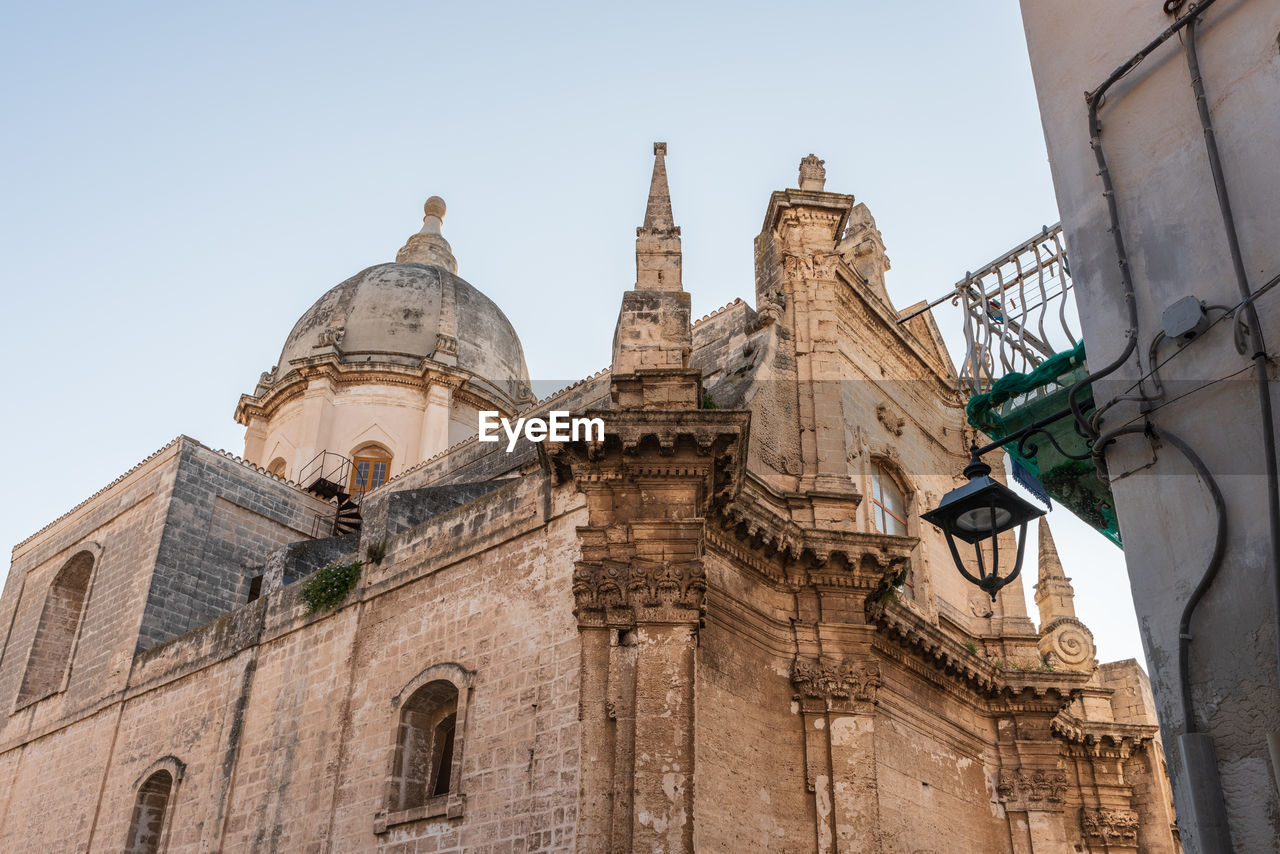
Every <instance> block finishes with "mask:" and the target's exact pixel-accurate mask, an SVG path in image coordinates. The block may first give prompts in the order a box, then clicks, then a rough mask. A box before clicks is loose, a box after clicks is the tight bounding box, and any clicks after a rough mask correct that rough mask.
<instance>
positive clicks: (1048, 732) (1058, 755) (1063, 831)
mask: <svg viewBox="0 0 1280 854" xmlns="http://www.w3.org/2000/svg"><path fill="white" fill-rule="evenodd" d="M1076 678H1077V679H1079V678H1081V677H1076ZM1038 679H1039V677H1037V680H1038ZM1005 691H1006V692H1007V693H1005V694H1004V696H1003V697H1002V698H1001V699H1000V700H998V701H997V703H996V705H995V708H994V709H993V711H995V712H996V727H997V738H998V740H999V748H998V749H999V751H1000V761H1001V770H1000V777H999V783H998V785H997V787H996V795H997V797H998V798H999V800H1000V803H1001V804H1002V805H1003V806H1004V810H1005V816H1006V818H1007V820H1008V822H1009V837H1010V841H1011V843H1012V849H1013V852H1014V854H1056V852H1060V851H1069V850H1071V848H1070V844H1069V842H1068V839H1069V838H1072V837H1074V835H1075V834H1069V833H1068V832H1067V828H1066V824H1065V815H1064V813H1065V811H1066V795H1067V773H1066V771H1065V770H1063V767H1062V748H1061V744H1060V742H1059V741H1058V740H1057V738H1056V737H1055V735H1054V733H1053V719H1054V717H1055V716H1056V715H1057V714H1058V713H1059V712H1060V711H1062V709H1063V707H1064V706H1065V705H1066V704H1067V702H1069V699H1070V694H1067V695H1064V694H1063V693H1062V692H1061V691H1060V690H1058V689H1053V688H1048V689H1046V688H1044V686H1043V685H1041V686H1036V685H1034V684H1032V685H1027V686H1020V685H1016V684H1007V685H1006V688H1005Z"/></svg>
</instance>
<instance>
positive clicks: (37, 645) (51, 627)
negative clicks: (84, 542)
mask: <svg viewBox="0 0 1280 854" xmlns="http://www.w3.org/2000/svg"><path fill="white" fill-rule="evenodd" d="M92 574H93V555H92V554H90V553H89V552H80V553H79V554H77V555H75V556H74V557H73V558H71V560H69V561H67V562H66V564H64V565H63V567H62V569H60V570H58V574H57V575H55V576H54V578H53V583H52V584H50V585H49V591H48V593H46V594H45V599H44V607H43V608H42V609H41V611H40V623H39V625H38V626H37V627H36V636H35V639H34V640H33V641H32V642H31V654H30V656H29V657H28V658H27V669H26V672H25V673H24V674H23V677H22V689H21V691H20V692H19V695H18V702H19V703H20V704H21V703H26V702H30V701H33V700H39V699H41V698H43V697H47V696H49V695H50V694H54V693H57V692H58V691H60V690H62V686H63V683H64V681H65V680H66V677H67V672H68V670H69V668H70V667H71V654H72V651H73V649H74V648H75V642H76V635H77V634H78V633H79V631H80V621H81V619H82V618H83V617H84V606H85V600H86V598H87V597H88V593H89V578H90V576H91V575H92Z"/></svg>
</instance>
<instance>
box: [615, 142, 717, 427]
mask: <svg viewBox="0 0 1280 854" xmlns="http://www.w3.org/2000/svg"><path fill="white" fill-rule="evenodd" d="M653 155H654V157H653V179H652V180H651V181H650V183H649V201H648V204H647V205H646V207H645V212H644V225H642V226H640V227H639V228H637V229H636V285H635V289H634V290H630V291H627V292H626V293H625V294H623V296H622V310H621V311H620V312H619V313H618V326H617V328H616V329H615V330H614V333H613V367H612V374H613V383H612V393H613V400H614V403H615V404H617V405H618V406H620V407H630V408H640V409H697V408H698V405H699V402H700V400H701V394H702V385H701V375H700V374H699V373H698V372H697V371H690V370H689V353H690V351H691V350H692V349H693V327H692V326H691V325H690V305H689V295H688V294H687V293H685V291H684V288H683V287H682V285H681V282H680V229H679V228H678V227H677V226H676V224H675V222H674V220H673V219H672V216H671V192H670V190H669V189H668V188H667V165H666V155H667V144H666V143H665V142H655V143H654V144H653Z"/></svg>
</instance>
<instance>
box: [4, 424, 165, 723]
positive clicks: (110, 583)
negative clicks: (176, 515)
mask: <svg viewBox="0 0 1280 854" xmlns="http://www.w3.org/2000/svg"><path fill="white" fill-rule="evenodd" d="M182 443H183V440H181V439H179V440H175V441H174V442H172V443H170V444H169V445H167V446H166V447H165V448H164V449H162V450H161V451H159V452H157V453H156V454H154V455H153V456H151V457H150V458H148V459H147V460H145V461H144V462H142V463H141V464H139V465H138V466H137V467H136V468H134V469H133V470H132V471H130V472H129V473H127V474H126V475H125V476H123V477H122V478H121V479H120V480H118V481H116V482H115V483H113V484H111V485H110V486H109V487H107V488H106V489H104V490H103V491H102V492H100V493H98V494H97V495H95V496H93V497H92V498H90V499H89V500H87V501H86V502H84V503H83V504H82V505H80V506H79V507H77V508H75V509H74V510H73V511H71V512H70V513H68V514H67V515H66V516H64V517H63V518H61V519H59V520H57V521H56V522H54V523H52V524H51V525H50V526H48V527H47V528H45V529H44V530H42V531H40V532H38V533H37V534H35V535H33V536H32V537H31V538H29V539H28V540H26V541H24V542H22V543H19V544H18V545H17V546H16V547H15V548H14V551H13V563H12V565H11V567H10V570H9V576H8V578H7V580H6V581H5V588H4V595H3V597H0V621H3V622H2V623H0V625H3V630H4V632H5V642H4V648H3V652H2V653H0V710H2V711H3V714H0V745H8V746H11V745H13V744H14V743H17V742H18V741H20V740H22V739H24V738H31V737H35V736H36V735H38V734H39V733H41V732H45V731H47V730H48V729H49V728H50V727H51V726H53V725H55V724H56V722H58V721H61V720H65V719H67V718H69V717H71V716H73V715H75V714H77V713H81V712H83V711H84V710H86V709H90V708H92V707H94V706H95V705H96V704H98V703H100V702H101V701H102V700H103V699H104V698H106V697H108V696H110V695H112V694H113V693H115V692H118V691H120V690H122V689H123V688H124V686H125V683H126V681H127V680H128V676H129V666H130V663H131V662H132V659H133V651H134V646H135V643H136V639H137V633H138V625H139V624H140V622H141V620H142V612H143V607H144V604H145V602H146V598H147V589H148V586H149V584H150V567H151V566H153V565H154V563H155V559H156V554H157V552H158V551H159V548H160V539H161V535H162V532H163V526H164V520H165V516H166V510H167V507H168V503H169V498H170V495H171V493H172V490H173V483H174V479H175V477H176V474H177V470H178V464H179V457H180V453H181V448H182ZM84 551H87V552H89V554H91V555H92V557H93V561H94V567H93V570H92V572H91V575H90V578H89V583H88V590H87V597H86V600H85V603H84V610H83V617H82V619H81V621H80V626H79V628H78V633H77V634H76V636H75V638H74V641H73V644H72V646H71V649H70V656H69V665H68V669H67V672H66V675H65V677H59V678H58V679H57V682H58V688H59V690H58V692H57V693H55V694H53V695H52V696H49V697H47V698H45V699H40V698H38V697H37V698H32V699H31V704H29V705H25V706H23V707H21V708H19V707H18V704H17V700H18V695H19V689H20V686H21V685H22V683H23V675H24V672H25V671H26V668H27V660H28V657H29V656H30V654H31V649H32V644H33V643H34V641H35V637H36V633H37V629H38V627H39V623H40V618H41V613H42V611H43V606H44V601H45V598H46V596H47V595H48V591H49V588H50V585H51V584H52V582H53V579H54V577H55V575H56V574H57V572H58V571H59V570H60V569H61V568H62V567H63V566H64V565H65V564H66V563H67V562H68V561H69V560H70V559H71V558H73V557H74V556H75V555H77V554H79V553H81V552H84ZM63 686H65V690H61V689H62V688H63ZM0 749H2V748H0Z"/></svg>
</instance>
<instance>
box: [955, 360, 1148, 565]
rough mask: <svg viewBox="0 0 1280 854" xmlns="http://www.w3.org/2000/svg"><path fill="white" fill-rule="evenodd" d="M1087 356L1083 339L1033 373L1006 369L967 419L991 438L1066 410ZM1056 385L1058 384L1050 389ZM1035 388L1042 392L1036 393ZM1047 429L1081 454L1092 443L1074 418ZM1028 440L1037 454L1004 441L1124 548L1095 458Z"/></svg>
mask: <svg viewBox="0 0 1280 854" xmlns="http://www.w3.org/2000/svg"><path fill="white" fill-rule="evenodd" d="M1084 358H1085V356H1084V343H1083V342H1081V343H1080V344H1077V345H1076V346H1075V347H1074V348H1073V349H1071V350H1067V351H1064V352H1062V353H1055V354H1053V355H1052V356H1050V357H1049V358H1048V359H1046V360H1045V361H1043V362H1041V363H1040V364H1039V365H1038V366H1036V369H1035V370H1033V371H1031V372H1029V373H1025V374H1020V373H1010V374H1005V375H1004V376H1003V377H1001V378H1000V379H998V380H996V381H995V382H994V383H993V384H992V386H991V390H990V391H988V392H986V393H985V394H976V395H974V396H973V397H971V398H970V399H969V403H968V404H967V405H966V407H965V411H966V414H967V415H968V419H969V424H970V425H971V426H973V427H975V428H977V429H978V430H981V431H982V432H983V433H985V434H987V435H988V436H990V437H991V438H992V440H999V439H1002V438H1004V437H1005V436H1008V435H1009V434H1010V433H1012V432H1014V431H1015V430H1019V429H1021V428H1023V427H1025V426H1027V425H1028V424H1031V423H1033V422H1035V421H1038V420H1040V419H1041V418H1044V417H1046V416H1048V415H1052V414H1053V413H1054V412H1057V411H1058V410H1060V409H1064V408H1065V407H1066V405H1067V395H1068V393H1069V391H1070V388H1071V386H1072V385H1073V384H1074V383H1076V382H1078V381H1079V380H1080V379H1081V378H1082V377H1084V376H1085V375H1086V373H1087V371H1086V369H1085V366H1084ZM1052 386H1056V388H1052V389H1051V388H1050V387H1052ZM1037 391H1039V392H1040V393H1039V394H1034V392H1037ZM1044 429H1045V430H1046V431H1047V432H1049V433H1051V434H1052V435H1053V437H1054V439H1056V440H1057V442H1058V444H1059V445H1061V446H1062V447H1063V448H1064V449H1065V450H1066V451H1067V452H1068V453H1070V454H1073V455H1076V456H1079V455H1081V454H1085V453H1087V452H1088V444H1087V443H1086V442H1085V440H1084V439H1083V438H1082V437H1081V436H1080V435H1079V434H1077V433H1076V431H1075V428H1074V425H1073V424H1072V422H1071V419H1069V418H1062V419H1059V420H1058V421H1055V422H1053V423H1051V424H1047V425H1045V427H1044ZM1030 444H1034V445H1035V446H1036V448H1035V453H1034V454H1027V455H1023V454H1020V453H1018V449H1017V446H1016V444H1015V445H1011V446H1006V448H1005V451H1006V452H1007V453H1008V454H1009V455H1010V456H1011V457H1013V458H1014V459H1016V460H1018V462H1020V463H1022V465H1024V466H1025V467H1026V468H1027V469H1029V470H1030V471H1031V472H1032V473H1034V474H1035V475H1036V476H1037V477H1038V478H1039V479H1040V482H1041V483H1042V484H1043V485H1044V488H1045V491H1047V492H1048V493H1049V494H1050V495H1051V496H1053V497H1054V499H1056V500H1057V501H1058V503H1060V504H1062V506H1064V507H1066V508H1067V509H1068V510H1070V511H1071V512H1072V513H1074V514H1075V515H1076V516H1079V517H1080V518H1081V519H1082V520H1084V521H1085V522H1087V523H1088V524H1089V525H1090V526H1092V527H1093V528H1095V529H1096V530H1097V531H1098V532H1100V533H1101V534H1102V535H1103V536H1105V537H1106V538H1107V539H1109V540H1111V542H1113V543H1115V544H1116V545H1117V546H1121V548H1123V545H1122V544H1121V542H1120V528H1119V526H1118V525H1117V523H1116V511H1115V501H1114V499H1113V498H1112V495H1111V490H1110V488H1109V487H1108V486H1107V485H1106V484H1105V483H1103V482H1102V479H1101V478H1099V477H1098V472H1097V469H1096V468H1095V467H1094V465H1093V462H1092V461H1091V460H1073V459H1071V458H1070V457H1068V456H1064V455H1063V454H1061V453H1060V452H1059V451H1058V450H1057V449H1056V448H1055V447H1053V445H1052V444H1051V443H1050V442H1049V441H1048V440H1047V439H1045V438H1044V437H1042V436H1040V437H1032V439H1031V441H1030V443H1029V445H1030ZM1028 450H1031V448H1030V447H1028Z"/></svg>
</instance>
